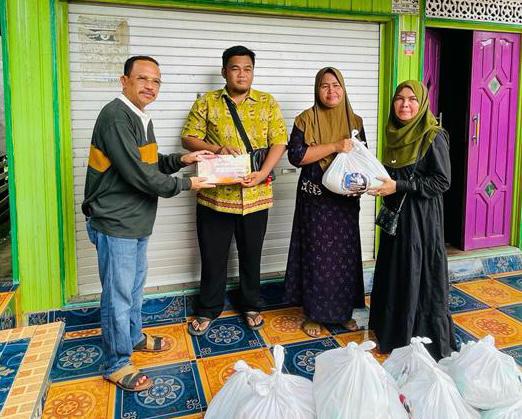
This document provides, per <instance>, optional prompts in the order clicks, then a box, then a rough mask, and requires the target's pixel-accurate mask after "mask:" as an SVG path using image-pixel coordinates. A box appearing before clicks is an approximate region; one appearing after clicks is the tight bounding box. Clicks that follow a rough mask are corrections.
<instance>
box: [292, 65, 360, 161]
mask: <svg viewBox="0 0 522 419" xmlns="http://www.w3.org/2000/svg"><path fill="white" fill-rule="evenodd" d="M326 73H331V74H333V75H334V76H335V77H336V78H337V81H338V82H339V84H340V85H341V86H342V88H343V91H344V100H341V102H340V103H339V105H337V106H336V107H335V108H328V107H326V106H324V105H323V104H322V103H321V100H320V99H319V88H320V86H321V82H322V80H323V76H324V75H325V74H326ZM295 125H296V127H297V128H299V129H300V130H301V131H303V133H304V140H305V143H306V144H307V145H310V146H314V145H319V144H329V143H335V142H337V141H339V140H342V139H343V138H350V137H351V136H352V134H351V133H352V130H354V129H356V130H358V131H360V130H361V129H362V119H361V117H360V116H358V115H356V114H355V113H354V112H353V109H352V106H351V105H350V101H349V100H348V95H347V94H346V86H345V84H344V78H343V75H342V74H341V72H340V71H339V70H337V69H336V68H333V67H325V68H322V69H321V70H319V72H318V73H317V75H316V76H315V100H314V106H312V107H311V108H309V109H307V110H305V111H304V112H302V113H301V114H300V115H299V116H298V117H297V118H296V119H295ZM334 157H335V156H334V155H332V154H330V155H329V156H326V157H324V158H322V159H321V160H320V161H319V164H320V165H321V168H322V169H323V170H326V169H327V168H328V166H329V165H330V163H331V162H332V160H333V159H334Z"/></svg>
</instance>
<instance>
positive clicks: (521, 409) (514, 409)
mask: <svg viewBox="0 0 522 419" xmlns="http://www.w3.org/2000/svg"><path fill="white" fill-rule="evenodd" d="M520 418H522V399H520V400H519V401H518V402H516V403H515V404H512V405H511V406H508V407H500V408H498V409H492V410H485V411H483V412H482V415H481V419H520Z"/></svg>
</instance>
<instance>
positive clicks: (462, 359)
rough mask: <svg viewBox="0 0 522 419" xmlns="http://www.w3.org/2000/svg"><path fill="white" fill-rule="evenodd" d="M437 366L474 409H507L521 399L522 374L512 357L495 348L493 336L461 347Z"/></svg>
mask: <svg viewBox="0 0 522 419" xmlns="http://www.w3.org/2000/svg"><path fill="white" fill-rule="evenodd" d="M439 366H440V367H441V368H442V370H443V371H445V372H447V373H448V374H449V375H450V376H451V377H452V378H453V380H454V381H455V384H456V385H457V388H458V389H459V391H460V394H462V397H464V399H465V400H466V401H467V402H468V403H469V404H471V405H472V406H474V407H476V408H477V409H483V410H490V409H496V408H500V407H507V406H510V405H512V404H513V403H515V402H517V401H519V400H521V399H522V373H521V372H520V370H519V369H518V367H517V365H516V363H515V360H514V359H513V358H512V357H511V356H509V355H507V354H505V353H503V352H500V351H499V350H498V349H497V348H495V339H494V338H493V337H492V336H486V337H485V338H483V339H481V340H479V341H478V342H468V343H467V344H464V345H462V347H461V349H460V352H453V353H452V354H451V356H450V357H448V358H444V359H441V360H440V361H439Z"/></svg>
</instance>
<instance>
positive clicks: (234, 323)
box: [191, 316, 264, 358]
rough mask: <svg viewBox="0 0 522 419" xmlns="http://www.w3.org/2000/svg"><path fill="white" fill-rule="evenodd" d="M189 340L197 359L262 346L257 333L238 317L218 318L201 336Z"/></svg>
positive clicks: (262, 343) (261, 340)
mask: <svg viewBox="0 0 522 419" xmlns="http://www.w3.org/2000/svg"><path fill="white" fill-rule="evenodd" d="M191 338H192V344H193V345H194V350H195V352H196V356H197V357H198V358H199V357H208V356H214V355H221V354H227V353H231V352H237V351H244V350H247V349H254V348H259V347H262V346H264V342H263V339H261V336H260V335H259V334H258V332H256V331H253V330H250V329H249V328H248V327H247V325H246V324H245V322H244V321H243V320H242V319H241V318H240V317H239V316H229V317H220V318H219V319H216V320H214V321H213V322H212V324H211V325H210V327H209V328H208V330H207V332H206V333H205V334H204V335H203V336H191Z"/></svg>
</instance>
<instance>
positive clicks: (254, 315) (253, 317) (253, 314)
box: [243, 311, 265, 330]
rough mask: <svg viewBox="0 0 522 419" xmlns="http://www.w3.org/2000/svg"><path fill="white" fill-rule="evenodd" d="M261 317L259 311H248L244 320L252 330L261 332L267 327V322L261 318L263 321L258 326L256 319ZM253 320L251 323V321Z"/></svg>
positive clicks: (244, 315) (244, 314)
mask: <svg viewBox="0 0 522 419" xmlns="http://www.w3.org/2000/svg"><path fill="white" fill-rule="evenodd" d="M259 316H261V313H260V312H259V311H246V312H244V313H243V319H244V320H245V323H246V324H247V326H248V327H249V328H250V329H251V330H259V329H261V328H262V327H263V326H264V325H265V320H264V319H263V317H261V321H260V322H259V323H258V324H256V319H257V318H258V317H259ZM249 320H251V322H252V323H251V322H250V321H249Z"/></svg>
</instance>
